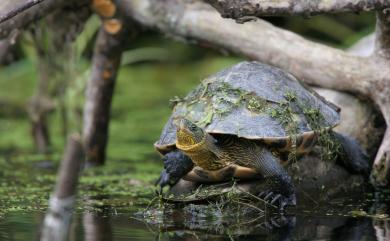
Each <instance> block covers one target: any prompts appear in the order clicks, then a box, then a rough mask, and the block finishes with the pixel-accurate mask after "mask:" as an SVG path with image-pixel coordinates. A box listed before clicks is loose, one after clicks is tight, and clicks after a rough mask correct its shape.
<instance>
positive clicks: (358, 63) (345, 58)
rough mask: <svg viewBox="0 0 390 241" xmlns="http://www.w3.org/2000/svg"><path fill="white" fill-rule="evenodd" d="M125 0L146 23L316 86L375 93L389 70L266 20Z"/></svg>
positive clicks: (195, 6)
mask: <svg viewBox="0 0 390 241" xmlns="http://www.w3.org/2000/svg"><path fill="white" fill-rule="evenodd" d="M121 4H122V7H123V8H127V11H126V13H128V14H129V15H130V16H132V17H134V18H135V19H136V20H137V21H138V22H140V23H141V24H143V25H146V26H148V27H152V28H157V29H159V30H161V31H162V32H164V33H168V34H170V35H173V36H175V37H180V38H185V39H193V40H196V41H199V42H201V43H202V42H206V43H207V44H208V45H210V44H211V45H212V46H218V47H222V48H224V49H227V50H230V51H232V52H235V53H237V54H241V55H244V56H247V57H249V58H251V59H255V60H259V61H262V62H264V63H268V64H271V65H275V66H278V67H281V68H283V69H285V70H287V71H289V72H291V73H292V74H294V75H295V76H297V77H299V78H300V79H302V80H304V81H305V82H307V83H310V84H313V85H319V86H322V87H326V88H331V89H337V90H344V91H348V92H354V93H358V94H363V95H369V94H368V91H369V89H370V88H369V85H370V83H371V81H372V79H373V78H380V77H383V74H384V73H383V72H385V71H384V69H385V68H383V66H382V65H381V64H380V63H373V61H372V60H371V59H369V58H363V57H358V56H353V55H351V54H348V53H345V52H343V51H341V50H337V49H334V48H330V47H326V46H324V45H322V44H317V43H314V42H311V41H308V40H306V39H304V38H302V37H300V36H298V35H296V34H294V33H291V32H289V31H286V30H282V29H280V28H277V27H274V26H272V25H271V24H269V23H268V22H265V21H263V20H258V21H256V22H249V23H246V24H243V25H239V24H237V23H235V22H234V21H233V20H229V19H223V18H221V17H220V15H219V13H218V12H217V11H215V10H213V9H212V8H210V7H209V6H207V4H204V3H201V2H194V1H191V2H189V1H178V0H166V1H164V2H161V1H157V0H134V1H130V0H125V1H121ZM378 75H381V76H378Z"/></svg>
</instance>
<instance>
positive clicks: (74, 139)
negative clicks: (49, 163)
mask: <svg viewBox="0 0 390 241" xmlns="http://www.w3.org/2000/svg"><path fill="white" fill-rule="evenodd" d="M83 161H84V149H83V146H82V141H81V137H80V135H78V134H73V135H71V136H70V137H69V139H68V142H67V146H66V149H65V151H64V156H63V159H62V161H61V165H60V167H59V171H58V178H57V183H56V187H55V189H54V193H53V195H52V196H51V198H50V201H49V209H48V211H47V213H46V216H45V219H44V224H43V228H42V234H41V239H40V240H41V241H49V240H50V241H64V240H67V239H66V238H67V235H68V230H69V226H70V222H71V217H72V213H73V205H74V202H75V193H76V187H77V183H78V179H79V174H80V170H81V166H82V164H83Z"/></svg>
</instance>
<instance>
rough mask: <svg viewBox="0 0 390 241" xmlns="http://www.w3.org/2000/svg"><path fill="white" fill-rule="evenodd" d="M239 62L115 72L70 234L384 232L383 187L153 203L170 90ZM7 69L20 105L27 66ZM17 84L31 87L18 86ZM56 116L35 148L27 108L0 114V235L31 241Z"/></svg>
mask: <svg viewBox="0 0 390 241" xmlns="http://www.w3.org/2000/svg"><path fill="white" fill-rule="evenodd" d="M237 61H239V60H238V59H233V58H217V59H214V60H208V62H199V63H196V64H194V63H191V64H189V65H185V64H183V65H181V66H177V65H147V64H146V65H139V66H135V67H127V68H124V69H122V70H121V73H120V75H119V79H118V85H117V88H116V90H115V97H114V103H113V111H112V122H111V126H110V130H111V132H110V143H109V148H108V159H107V165H105V166H104V167H99V168H95V169H90V170H85V171H84V172H83V175H82V177H81V179H80V185H79V188H78V196H77V204H76V208H75V210H74V213H73V219H72V224H71V227H70V229H69V240H313V241H314V240H356V241H357V240H390V235H389V233H390V230H388V229H387V228H388V227H390V225H389V223H388V220H389V218H388V214H390V212H389V210H388V208H387V206H386V204H387V203H388V200H387V199H388V195H387V193H386V190H385V191H384V192H382V193H379V194H373V193H356V197H355V196H347V197H344V198H343V199H337V200H332V202H327V203H318V202H317V201H319V200H314V201H315V202H313V201H312V202H301V203H299V205H300V206H299V207H298V208H297V209H293V210H289V211H288V212H287V214H286V215H284V216H280V215H272V214H271V213H266V214H264V213H260V212H256V211H255V210H252V212H251V213H248V215H246V214H245V215H241V216H240V217H238V216H236V215H235V214H234V213H230V212H229V209H227V210H222V211H218V210H217V209H214V210H216V211H215V212H216V213H213V214H214V215H211V216H207V215H205V214H203V213H202V212H199V210H200V209H202V210H203V209H206V208H202V207H200V208H199V207H196V206H186V207H184V208H183V207H181V208H173V209H171V208H166V209H165V212H162V209H159V208H158V200H157V199H156V196H155V192H154V191H155V190H154V186H153V182H154V180H155V179H156V178H157V177H158V174H159V171H160V170H161V167H162V164H161V161H160V157H159V156H158V155H157V153H156V152H155V151H154V150H153V142H154V141H155V140H156V139H157V138H158V136H159V133H160V131H161V128H162V126H163V124H164V123H165V121H166V120H167V117H168V116H169V114H170V109H169V107H168V100H169V98H171V97H173V96H175V95H181V96H182V95H184V94H185V93H187V92H188V90H190V89H192V88H193V87H194V86H196V85H197V84H198V83H199V80H201V79H202V78H203V77H205V76H207V75H208V74H210V73H213V72H216V71H217V70H219V69H222V68H223V67H225V66H229V65H231V64H233V63H235V62H237ZM20 66H21V67H20ZM12 68H19V69H18V71H15V70H12V71H11V70H9V69H8V70H7V69H4V70H1V71H0V96H1V97H5V98H7V99H8V100H11V101H12V102H15V103H17V104H18V105H21V106H23V103H25V102H26V101H27V100H28V96H30V95H31V92H32V91H31V89H32V88H33V86H34V84H33V81H34V80H33V79H32V80H31V77H30V76H33V72H34V70H33V68H32V66H31V63H19V67H17V66H16V67H15V66H13V67H12ZM195 69H196V70H197V71H194V70H195ZM22 80H23V81H22ZM141 83H142V84H141ZM21 86H29V88H25V89H23V91H19V90H20V87H21ZM81 103H82V101H81ZM18 105H16V106H18ZM17 113H19V112H17ZM58 119H59V118H58V116H57V115H56V114H54V115H53V116H52V117H51V124H52V125H51V127H50V128H51V133H52V137H53V139H52V142H53V154H51V155H48V156H46V155H36V154H34V151H33V145H32V143H31V139H30V138H29V135H28V134H29V123H28V121H27V120H26V118H25V115H14V116H12V115H7V116H3V115H1V113H0V178H1V182H0V240H10V241H22V240H38V237H39V235H40V230H41V225H42V220H43V217H44V215H45V212H46V210H47V203H48V199H49V196H50V193H51V192H52V189H53V186H54V183H55V178H56V175H55V174H56V170H57V167H58V163H59V160H60V159H61V152H62V148H63V145H64V139H63V137H62V136H61V135H60V133H61V131H60V130H61V128H60V122H59V121H58ZM140 123H142V124H140ZM308 195H309V196H310V195H311V194H308ZM309 199H310V198H309ZM298 201H300V200H298ZM218 212H220V213H218ZM386 235H388V236H387V237H386Z"/></svg>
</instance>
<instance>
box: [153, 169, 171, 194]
mask: <svg viewBox="0 0 390 241" xmlns="http://www.w3.org/2000/svg"><path fill="white" fill-rule="evenodd" d="M169 184H170V175H169V173H167V172H166V170H165V169H163V170H162V171H161V173H160V177H159V178H158V179H157V180H156V182H155V183H154V185H156V186H159V188H160V193H162V189H163V188H164V187H165V186H167V185H169Z"/></svg>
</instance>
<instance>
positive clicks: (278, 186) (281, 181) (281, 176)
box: [254, 147, 296, 209]
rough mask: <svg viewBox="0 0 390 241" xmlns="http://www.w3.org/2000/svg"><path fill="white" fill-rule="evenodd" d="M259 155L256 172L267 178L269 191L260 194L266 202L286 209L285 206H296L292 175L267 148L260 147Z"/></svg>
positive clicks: (255, 163)
mask: <svg viewBox="0 0 390 241" xmlns="http://www.w3.org/2000/svg"><path fill="white" fill-rule="evenodd" d="M259 148H260V149H261V150H259V152H258V153H259V155H258V156H257V157H256V159H255V161H254V165H255V168H256V170H257V171H258V172H259V173H261V174H262V175H263V177H264V178H266V182H267V186H269V187H270V188H269V190H266V191H263V192H261V193H260V194H259V197H260V198H263V199H264V200H265V201H267V202H269V203H271V204H273V205H277V206H279V208H280V209H284V208H285V206H289V205H292V206H295V205H296V197H295V188H294V184H293V183H292V180H291V177H290V175H289V174H288V173H287V171H286V170H285V169H284V168H283V167H282V166H281V165H280V164H279V160H278V158H277V157H275V156H274V155H273V154H272V152H271V151H270V150H269V149H267V148H265V147H264V148H262V147H259Z"/></svg>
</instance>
